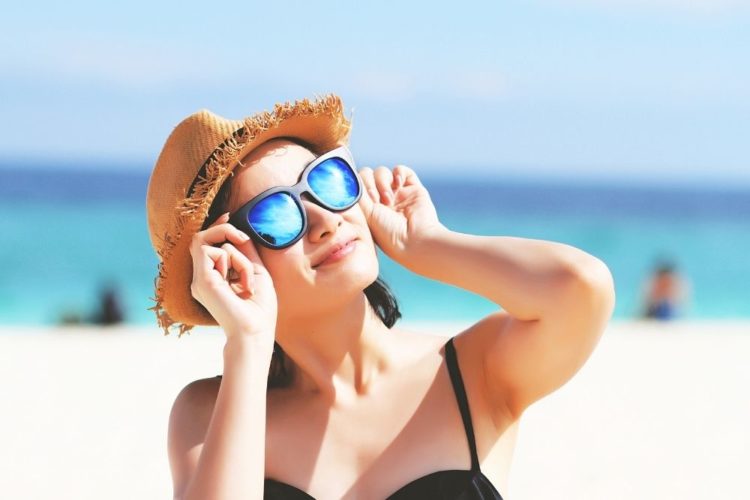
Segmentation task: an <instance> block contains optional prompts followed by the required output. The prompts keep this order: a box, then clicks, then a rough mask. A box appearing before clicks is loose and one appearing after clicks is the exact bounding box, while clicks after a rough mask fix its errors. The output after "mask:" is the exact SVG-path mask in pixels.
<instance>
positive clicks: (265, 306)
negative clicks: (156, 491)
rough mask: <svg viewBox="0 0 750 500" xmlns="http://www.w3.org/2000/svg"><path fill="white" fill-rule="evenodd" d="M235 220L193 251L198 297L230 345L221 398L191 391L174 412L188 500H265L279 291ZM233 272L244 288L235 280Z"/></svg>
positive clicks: (172, 436)
mask: <svg viewBox="0 0 750 500" xmlns="http://www.w3.org/2000/svg"><path fill="white" fill-rule="evenodd" d="M228 219H229V214H223V215H222V216H221V217H219V218H218V219H217V220H216V222H214V224H212V225H211V226H210V227H209V228H208V229H206V230H204V231H200V232H198V233H196V234H195V235H194V236H193V239H192V241H191V245H190V253H191V256H192V258H193V281H192V283H191V293H192V295H193V297H195V298H196V299H197V300H198V301H199V302H201V304H203V306H204V307H206V309H207V310H208V312H209V313H210V314H211V316H213V317H214V318H215V319H216V321H217V322H218V323H219V325H220V326H221V327H222V329H223V331H224V334H226V336H227V341H226V344H225V345H224V376H223V378H222V381H221V385H220V388H219V390H218V394H216V391H215V387H210V389H211V391H212V392H210V393H209V391H206V390H205V387H206V384H199V385H196V386H192V385H188V386H187V387H186V388H185V389H184V390H183V391H182V392H181V393H180V395H179V396H178V397H177V400H176V401H175V403H174V406H173V408H172V413H171V415H170V422H169V459H170V465H171V467H172V475H173V480H174V496H175V498H180V499H208V498H210V499H235V498H258V499H260V498H263V483H264V476H265V449H266V446H265V437H266V393H267V389H266V387H267V384H268V373H269V369H270V364H271V357H272V355H273V346H274V336H275V329H276V314H277V301H276V291H275V289H274V287H273V282H272V280H271V276H270V274H269V273H268V270H266V268H265V266H264V265H263V262H262V261H261V259H260V256H259V255H258V252H257V250H256V249H255V246H254V244H253V242H252V241H251V240H250V238H248V237H247V235H244V234H243V233H241V232H240V231H239V230H238V229H236V228H234V227H233V226H231V225H230V224H228V223H227V220H228ZM231 270H233V271H235V272H236V273H237V274H238V275H239V280H237V281H234V280H230V279H229V275H230V271H231ZM211 386H213V384H211Z"/></svg>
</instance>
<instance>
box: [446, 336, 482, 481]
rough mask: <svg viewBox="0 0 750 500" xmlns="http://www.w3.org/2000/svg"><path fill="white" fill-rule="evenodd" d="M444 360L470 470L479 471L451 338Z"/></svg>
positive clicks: (469, 418)
mask: <svg viewBox="0 0 750 500" xmlns="http://www.w3.org/2000/svg"><path fill="white" fill-rule="evenodd" d="M445 360H446V363H447V365H448V373H450V376H451V383H452V384H453V392H454V393H455V394H456V400H457V401H458V408H459V410H461V419H462V420H463V422H464V430H465V431H466V439H467V440H468V441H469V451H470V452H471V470H472V471H478V470H479V458H478V457H477V444H476V442H475V441H474V427H473V426H472V424H471V412H470V411H469V402H468V399H467V398H466V390H465V389H464V382H463V379H462V378H461V370H460V369H459V368H458V359H457V358H456V348H455V347H454V346H453V337H451V338H450V339H449V340H448V342H446V343H445Z"/></svg>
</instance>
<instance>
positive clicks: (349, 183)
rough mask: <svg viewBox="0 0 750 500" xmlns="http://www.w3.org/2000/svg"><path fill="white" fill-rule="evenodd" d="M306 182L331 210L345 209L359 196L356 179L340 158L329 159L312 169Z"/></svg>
mask: <svg viewBox="0 0 750 500" xmlns="http://www.w3.org/2000/svg"><path fill="white" fill-rule="evenodd" d="M307 182H308V183H309V184H310V188H311V189H312V190H313V192H314V193H315V194H316V196H317V197H318V198H320V199H321V200H323V202H324V203H327V204H328V205H330V206H332V207H333V208H346V207H348V206H350V205H352V204H353V203H354V200H356V199H357V195H359V183H358V182H357V177H356V176H355V173H354V171H353V170H352V169H351V167H349V165H348V164H347V163H346V162H345V161H344V160H342V159H341V158H329V159H328V160H325V161H324V162H323V163H321V164H320V165H318V166H316V167H315V168H313V169H312V170H311V171H310V173H309V174H308V176H307Z"/></svg>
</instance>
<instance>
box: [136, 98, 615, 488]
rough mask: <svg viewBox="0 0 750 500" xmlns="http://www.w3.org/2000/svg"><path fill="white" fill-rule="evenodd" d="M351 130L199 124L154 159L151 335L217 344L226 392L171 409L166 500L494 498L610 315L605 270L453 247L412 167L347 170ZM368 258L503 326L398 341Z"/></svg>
mask: <svg viewBox="0 0 750 500" xmlns="http://www.w3.org/2000/svg"><path fill="white" fill-rule="evenodd" d="M349 131H350V122H349V120H348V119H347V118H346V117H345V115H344V114H343V105H342V103H341V100H340V99H339V98H338V97H336V96H334V95H328V96H323V97H320V98H318V99H315V100H307V99H305V100H302V101H296V102H290V103H283V104H278V105H276V106H275V107H274V109H273V111H271V112H265V113H259V114H257V115H254V116H251V117H249V118H246V119H244V120H242V121H232V120H227V119H225V118H222V117H220V116H218V115H215V114H213V113H211V112H210V111H206V110H203V111H199V112H198V113H195V114H193V115H191V116H189V117H188V118H186V119H185V120H183V121H182V122H180V123H179V124H178V125H177V126H176V127H175V128H174V130H173V131H172V133H171V134H170V136H169V138H168V139H167V141H166V143H165V145H164V148H163V150H162V152H161V154H160V155H159V159H158V160H157V162H156V165H155V167H154V171H153V172H152V175H151V179H150V180H149V188H148V196H147V208H148V210H147V211H148V221H149V230H150V234H151V240H152V243H153V245H154V247H155V250H156V251H157V254H158V255H159V258H160V264H159V275H158V277H157V280H156V294H155V300H156V305H155V306H154V307H153V310H154V311H155V312H156V314H157V321H158V323H159V325H160V326H161V327H162V328H163V329H164V331H165V333H169V331H170V328H173V329H174V328H176V329H177V330H178V332H179V335H180V336H181V335H182V334H183V333H185V332H188V331H189V330H190V329H191V328H192V327H193V326H194V325H218V326H220V327H221V329H222V331H223V334H224V335H225V336H226V342H225V344H224V349H223V361H224V366H223V375H219V376H216V377H211V378H204V379H199V380H195V381H192V382H190V383H188V384H187V385H186V386H185V387H184V388H183V389H182V391H180V393H179V394H178V395H177V397H176V399H175V401H174V404H173V406H172V410H171V413H170V416H169V430H168V456H169V462H170V467H171V471H172V479H173V488H174V498H179V499H208V498H211V499H218V498H226V499H236V498H266V499H269V498H270V499H280V498H284V499H306V500H309V499H310V498H320V499H323V498H325V499H328V498H331V499H332V498H374V499H380V498H391V499H398V498H403V499H406V498H412V499H413V498H445V499H448V498H456V499H458V498H462V499H490V498H492V499H500V498H502V497H501V495H500V491H505V490H507V484H508V483H507V480H508V472H509V468H510V464H511V461H512V455H513V449H514V445H515V438H516V434H517V430H518V425H519V421H520V418H521V416H522V414H523V413H524V411H525V409H526V408H528V407H529V405H531V404H532V403H533V402H535V401H537V400H539V399H540V398H542V397H543V396H545V395H547V394H549V393H551V392H553V391H555V390H556V389H557V388H559V387H561V386H562V385H563V384H565V383H566V382H567V381H568V380H569V379H570V378H571V377H572V376H573V375H574V374H575V373H576V372H577V371H578V370H579V369H580V368H581V366H582V365H583V364H584V363H585V362H586V360H587V359H588V358H589V356H590V355H591V353H592V351H593V349H594V348H595V346H596V345H597V342H598V340H599V338H600V336H601V334H602V332H603V331H604V329H605V326H606V324H607V322H608V321H609V319H610V317H611V314H612V311H613V308H614V302H615V295H614V285H613V281H612V275H611V273H610V272H609V269H608V268H607V266H606V265H605V264H604V263H603V262H602V261H601V260H599V259H598V258H596V257H594V256H592V255H590V254H587V253H585V252H584V251H582V250H580V249H578V248H575V247H572V246H569V245H566V244H562V243H557V242H553V241H544V240H534V239H526V238H520V237H513V236H477V235H471V234H462V233H458V232H454V231H452V230H450V229H449V228H447V227H446V226H444V225H443V224H442V223H441V222H440V220H439V219H438V215H437V211H436V207H435V206H434V205H433V203H432V201H431V199H430V195H429V193H428V191H427V189H426V188H425V187H424V185H423V184H422V183H421V182H420V179H419V177H418V175H417V173H416V172H415V171H414V170H412V169H411V168H409V167H407V166H404V165H396V166H394V167H393V168H390V167H386V166H378V167H376V168H369V167H363V168H360V169H356V167H355V165H354V160H353V158H352V156H351V153H350V152H349V151H348V149H347V148H346V147H345V145H346V144H347V143H348V136H349ZM487 147H491V146H490V145H487ZM457 175H461V173H460V172H459V173H457ZM377 247H379V248H380V249H381V250H382V251H383V252H384V253H385V254H386V255H388V256H389V257H390V258H392V259H393V260H394V261H395V262H397V263H399V264H400V265H402V266H404V267H405V268H407V269H409V270H411V271H412V272H414V273H417V274H419V275H421V276H424V277H426V278H429V279H434V280H439V281H441V282H444V283H446V284H450V285H453V286H456V287H460V288H462V289H465V290H468V291H471V292H473V293H476V294H479V295H481V296H483V297H486V298H487V299H489V300H492V301H493V302H494V303H496V304H497V305H498V310H497V311H496V312H494V313H492V314H490V315H488V316H486V317H484V318H477V320H476V322H474V323H473V324H472V325H471V326H469V327H468V328H466V329H465V330H463V331H460V332H455V333H454V334H453V335H451V336H449V337H439V336H437V335H433V334H426V333H415V332H411V331H406V330H404V329H402V328H401V327H397V326H395V324H396V322H397V321H398V320H399V319H400V318H401V313H400V311H399V309H398V304H397V301H396V299H395V297H394V295H393V294H392V292H391V290H390V289H389V288H388V286H387V285H386V284H385V283H384V282H383V281H382V280H381V279H380V278H379V276H378V273H379V263H378V259H377V253H376V248H377ZM435 307H440V304H439V303H436V304H435ZM571 473H575V472H574V471H571Z"/></svg>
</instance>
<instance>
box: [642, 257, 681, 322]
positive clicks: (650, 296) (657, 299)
mask: <svg viewBox="0 0 750 500" xmlns="http://www.w3.org/2000/svg"><path fill="white" fill-rule="evenodd" d="M689 289H690V286H689V284H688V282H687V280H686V279H685V278H684V277H683V276H682V275H681V274H680V273H679V271H678V270H677V265H676V264H675V262H674V261H672V260H671V259H659V260H657V261H656V264H655V265H654V268H653V272H652V274H651V276H649V278H648V280H647V281H646V283H645V286H644V293H643V302H644V304H643V312H642V316H643V317H644V318H646V319H655V320H662V321H667V320H673V319H677V318H678V317H680V316H681V315H682V314H684V310H685V307H686V304H687V301H688V296H689Z"/></svg>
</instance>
